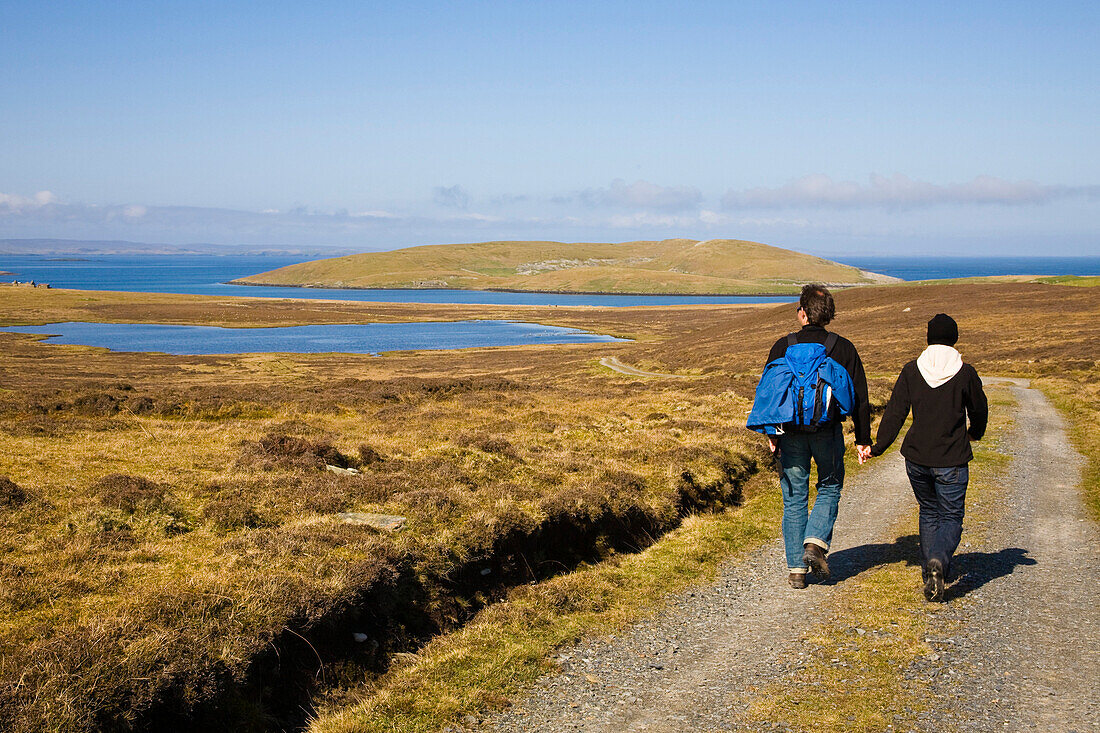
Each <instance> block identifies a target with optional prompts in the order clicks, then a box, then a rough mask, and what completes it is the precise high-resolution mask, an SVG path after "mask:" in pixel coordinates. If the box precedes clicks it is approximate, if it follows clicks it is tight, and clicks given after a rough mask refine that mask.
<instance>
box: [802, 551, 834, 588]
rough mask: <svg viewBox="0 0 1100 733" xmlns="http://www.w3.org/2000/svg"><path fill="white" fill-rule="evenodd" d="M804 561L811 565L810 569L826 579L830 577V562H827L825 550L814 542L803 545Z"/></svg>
mask: <svg viewBox="0 0 1100 733" xmlns="http://www.w3.org/2000/svg"><path fill="white" fill-rule="evenodd" d="M802 548H803V549H804V550H805V552H803V553H802V562H804V563H806V564H807V565H809V566H810V570H811V571H812V572H814V573H817V575H818V576H819V577H820V578H821V579H822V580H824V579H825V578H828V577H829V563H827V562H825V551H824V550H822V549H821V548H820V547H818V546H817V545H815V544H814V543H812V542H807V543H806V544H804V545H803V546H802Z"/></svg>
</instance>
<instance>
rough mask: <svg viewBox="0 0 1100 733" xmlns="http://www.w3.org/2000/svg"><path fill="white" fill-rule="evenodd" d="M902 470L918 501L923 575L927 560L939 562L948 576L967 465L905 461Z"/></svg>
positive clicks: (967, 477) (959, 529) (958, 532)
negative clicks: (940, 465) (935, 464)
mask: <svg viewBox="0 0 1100 733" xmlns="http://www.w3.org/2000/svg"><path fill="white" fill-rule="evenodd" d="M905 472H906V473H907V474H909V483H910V484H912V485H913V494H914V495H915V496H916V497H917V503H918V504H920V552H921V559H922V560H923V564H922V567H923V568H924V573H925V575H926V576H927V572H928V561H929V560H932V559H936V560H939V561H940V562H942V563H943V570H944V577H951V556H952V555H954V554H955V550H956V549H958V547H959V540H960V539H961V538H962V529H963V513H964V511H965V508H966V485H967V484H968V483H969V482H970V467H969V466H966V465H962V466H949V467H947V468H934V467H932V466H922V465H920V464H918V463H913V462H912V461H910V460H906V461H905Z"/></svg>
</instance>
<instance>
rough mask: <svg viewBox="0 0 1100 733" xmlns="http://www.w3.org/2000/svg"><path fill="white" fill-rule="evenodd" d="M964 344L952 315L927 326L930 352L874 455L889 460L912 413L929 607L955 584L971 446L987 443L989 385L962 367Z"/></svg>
mask: <svg viewBox="0 0 1100 733" xmlns="http://www.w3.org/2000/svg"><path fill="white" fill-rule="evenodd" d="M958 340H959V326H958V324H957V323H955V320H954V319H953V318H951V317H950V316H948V315H946V314H944V313H940V314H938V315H936V316H935V317H934V318H933V319H932V320H930V321H929V322H928V348H926V349H925V350H924V352H923V353H922V354H921V355H920V356H919V357H917V358H916V359H915V360H913V361H911V362H909V363H908V364H906V365H905V367H903V368H902V370H901V376H899V377H898V381H897V383H896V384H895V385H894V391H893V392H892V393H891V395H890V401H889V402H888V403H887V405H886V410H885V412H884V413H883V415H882V422H881V423H879V428H878V435H877V439H876V440H875V444H874V445H873V446H872V447H871V455H873V456H879V455H882V454H883V453H884V452H885V451H886V449H887V448H889V447H890V444H891V443H893V442H894V439H895V438H897V436H898V432H899V431H900V430H901V426H902V424H903V423H904V422H905V418H906V417H907V416H908V415H909V411H910V410H912V412H913V425H912V427H911V428H910V429H909V432H908V433H906V435H905V440H904V441H903V442H902V444H901V454H902V455H903V456H904V457H905V471H906V473H908V474H909V483H910V484H912V486H913V493H914V494H915V495H916V497H917V502H918V503H919V504H920V549H921V556H922V573H921V574H922V579H923V582H924V597H925V598H926V599H928V600H929V601H940V600H943V589H944V584H945V582H946V581H947V580H948V579H949V578H950V577H951V557H952V556H953V555H954V554H955V550H956V549H957V548H958V546H959V540H960V538H961V537H962V523H963V514H964V509H965V504H966V487H967V484H968V483H969V480H970V469H969V463H970V460H971V459H972V458H973V457H974V454H973V452H972V451H971V450H970V441H971V440H980V439H981V437H982V435H984V434H985V426H986V422H987V420H988V418H989V405H988V402H987V401H986V397H985V392H984V391H982V381H981V379H980V378H979V377H978V372H977V371H975V369H974V367H972V366H970V365H969V364H965V363H963V360H962V356H960V354H959V352H958V351H957V350H956V349H955V344H956V342H958ZM967 418H969V420H970V426H969V427H967Z"/></svg>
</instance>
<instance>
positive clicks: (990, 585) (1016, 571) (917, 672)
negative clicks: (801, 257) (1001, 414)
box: [482, 383, 1100, 733]
mask: <svg viewBox="0 0 1100 733" xmlns="http://www.w3.org/2000/svg"><path fill="white" fill-rule="evenodd" d="M1017 385H1018V386H1013V387H1011V389H1012V390H1013V391H1014V393H1015V395H1016V397H1017V399H1018V401H1019V414H1018V416H1017V420H1016V427H1015V429H1014V430H1015V432H1014V434H1013V435H1012V436H1011V438H1010V441H1011V442H1010V446H1009V447H1010V453H1011V455H1012V456H1013V457H1014V461H1013V464H1012V467H1011V470H1010V479H1009V482H1008V483H1009V485H1008V486H1005V487H1004V489H1003V499H1001V502H1002V506H1000V507H998V511H997V516H996V518H995V519H994V520H993V521H991V522H989V527H988V530H987V531H985V532H984V533H983V540H982V541H981V543H980V545H976V546H974V547H969V546H964V547H963V548H960V554H959V556H958V561H957V564H956V569H957V571H958V572H959V575H960V579H959V581H958V582H957V583H955V584H954V585H953V586H951V587H950V588H949V589H948V596H947V598H948V601H947V607H946V608H945V609H944V610H943V612H941V613H938V614H935V615H934V616H933V621H932V628H933V629H934V630H933V631H932V632H931V633H932V636H931V637H930V638H929V639H928V641H929V642H930V644H931V645H932V646H933V648H934V649H935V650H936V653H934V654H932V655H930V656H929V657H927V658H924V659H921V660H918V662H917V664H915V665H914V667H912V668H910V669H909V670H899V674H905V675H907V676H910V677H920V678H923V679H930V680H931V683H930V691H931V693H932V695H933V704H932V706H931V709H930V711H929V712H927V713H925V714H924V715H923V716H922V720H921V721H920V727H921V728H923V729H925V730H951V729H957V730H965V731H978V732H981V731H993V730H997V731H1006V730H1011V731H1023V730H1050V731H1055V730H1056V731H1100V694H1098V693H1097V682H1098V675H1097V670H1098V669H1100V655H1098V650H1100V593H1098V591H1097V585H1096V583H1095V581H1094V580H1093V579H1092V578H1091V575H1090V573H1089V569H1090V565H1091V564H1092V563H1093V562H1095V560H1096V556H1097V550H1098V548H1100V533H1098V531H1097V528H1096V525H1095V524H1094V523H1092V522H1091V521H1089V520H1088V519H1087V518H1086V516H1085V514H1084V510H1083V508H1082V506H1081V502H1080V500H1079V497H1078V495H1077V491H1076V486H1077V483H1078V480H1079V476H1080V473H1079V471H1080V463H1081V459H1080V457H1079V456H1077V454H1076V453H1075V452H1074V451H1073V449H1072V448H1071V447H1070V445H1069V444H1068V443H1067V441H1066V436H1065V432H1064V427H1063V425H1062V422H1061V419H1060V417H1059V416H1058V414H1057V412H1056V411H1055V410H1054V408H1053V407H1051V405H1050V404H1049V402H1047V400H1046V399H1045V398H1044V397H1043V396H1042V395H1041V394H1040V393H1039V392H1037V391H1035V390H1031V389H1026V388H1025V385H1024V383H1017ZM912 509H913V502H912V495H911V492H910V489H909V486H908V481H907V479H906V477H905V472H904V464H903V460H902V458H901V456H900V455H898V454H897V453H896V452H895V453H892V454H890V455H889V456H888V457H887V458H885V459H882V461H881V462H878V463H875V464H872V466H871V467H870V468H869V469H868V470H867V471H864V472H862V473H861V474H860V475H859V476H857V477H852V478H849V480H848V481H847V482H846V486H845V490H844V495H843V499H842V503H841V511H840V515H839V519H838V521H837V526H836V531H835V537H834V539H835V542H834V546H833V550H832V552H831V553H830V566H831V567H832V569H833V580H832V581H831V582H830V583H827V584H821V585H811V586H810V588H808V589H806V590H804V591H795V590H791V589H790V588H788V587H787V584H786V570H785V565H786V563H785V561H784V559H783V550H782V545H781V543H780V542H779V541H774V542H771V543H769V544H768V545H766V546H765V547H763V548H761V549H759V550H757V551H754V552H751V553H749V554H748V555H747V556H745V557H743V558H741V559H739V560H736V561H733V562H731V563H729V564H728V565H727V566H725V567H724V568H723V570H722V572H721V574H720V577H719V578H718V580H717V581H716V582H715V583H713V584H711V585H708V586H704V587H699V588H696V589H694V590H693V591H691V592H689V593H687V594H686V595H684V596H683V597H680V598H678V599H676V600H674V601H673V602H671V603H670V604H669V606H668V607H667V608H666V609H664V610H663V611H662V612H661V613H660V614H659V615H658V616H657V617H656V618H654V619H652V620H649V621H646V622H643V623H641V624H638V625H637V626H635V627H633V628H631V629H629V630H628V631H626V632H625V633H623V634H622V635H620V636H619V637H617V638H615V637H612V638H605V639H594V640H590V641H587V642H584V643H582V644H581V645H579V646H577V647H575V648H572V649H569V650H567V651H565V652H563V653H562V654H561V655H560V656H559V658H558V661H559V662H560V664H561V672H560V673H557V674H553V675H548V676H546V677H544V678H543V679H541V680H540V681H539V682H538V683H537V684H536V685H535V687H534V689H533V690H532V691H531V693H530V695H529V696H528V698H527V699H526V700H524V701H522V702H520V703H518V704H517V705H516V706H514V707H513V708H511V709H509V710H507V711H505V712H502V713H499V714H496V715H495V716H493V717H492V718H490V719H489V720H487V721H486V722H485V723H484V725H483V727H482V730H485V731H563V730H583V731H592V732H594V733H595V732H598V731H603V732H607V733H612V732H615V733H619V732H624V733H625V732H627V731H654V732H657V731H716V730H762V729H767V728H768V724H766V723H763V722H761V721H753V720H751V719H748V718H747V717H746V710H747V708H748V704H749V701H750V700H751V698H752V695H753V694H754V691H755V689H756V688H758V687H760V686H763V685H766V684H768V683H770V682H773V681H776V680H779V679H782V678H783V677H784V676H785V674H786V673H787V672H788V671H789V670H790V669H791V667H792V665H793V664H796V663H797V660H798V658H799V655H800V651H799V641H798V640H799V637H800V636H801V635H803V634H804V633H805V632H806V631H807V630H809V629H810V628H811V627H812V626H813V625H814V624H815V623H817V622H820V621H822V620H824V619H825V618H826V614H827V612H828V611H829V609H830V607H831V605H832V604H831V601H832V600H833V599H834V598H835V597H836V594H837V593H843V592H844V588H845V580H846V579H848V578H852V577H854V576H855V575H858V574H859V573H860V572H862V571H863V570H865V569H868V568H870V567H873V566H875V565H877V564H879V563H881V562H882V560H883V558H884V556H897V555H898V554H899V553H901V554H906V553H912V552H913V551H914V548H911V547H907V546H906V547H902V546H900V545H899V544H898V543H897V542H896V541H895V536H894V534H891V533H890V532H889V528H890V527H891V525H893V524H894V523H895V522H896V520H897V519H898V518H899V517H900V516H901V515H902V514H903V513H905V512H909V511H912ZM895 534H896V533H895ZM966 540H967V536H966V535H964V542H965V541H966Z"/></svg>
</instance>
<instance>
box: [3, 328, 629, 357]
mask: <svg viewBox="0 0 1100 733" xmlns="http://www.w3.org/2000/svg"><path fill="white" fill-rule="evenodd" d="M0 332H11V333H33V334H49V335H50V338H48V339H46V341H47V342H48V343H51V344H76V345H81V346H102V347H104V348H108V349H111V350H112V351H147V352H159V353H165V354H179V355H189V356H190V355H207V354H252V353H297V354H315V353H327V352H342V353H351V354H379V353H381V352H384V351H403V350H408V349H466V348H471V347H475V346H528V345H531V344H587V343H596V342H609V341H625V340H627V339H619V338H615V337H614V336H602V335H600V334H596V333H590V332H588V331H582V330H580V329H577V328H562V327H559V326H544V325H541V324H538V323H518V322H515V321H456V322H426V323H361V324H342V325H323V326H283V327H277V328H222V327H218V326H169V325H164V324H155V323H86V322H77V321H70V322H67V323H50V324H47V325H44V326H4V327H2V328H0Z"/></svg>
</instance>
